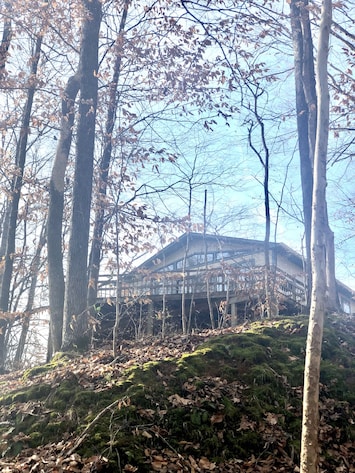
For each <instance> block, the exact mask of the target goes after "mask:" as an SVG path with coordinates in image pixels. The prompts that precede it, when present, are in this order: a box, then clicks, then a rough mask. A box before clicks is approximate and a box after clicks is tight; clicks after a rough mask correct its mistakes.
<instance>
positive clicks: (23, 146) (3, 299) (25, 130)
mask: <svg viewBox="0 0 355 473" xmlns="http://www.w3.org/2000/svg"><path fill="white" fill-rule="evenodd" d="M42 40H43V36H42V33H41V34H39V35H38V36H37V38H36V42H35V48H34V53H33V58H32V62H31V70H30V76H29V78H28V89H27V97H26V102H25V105H24V109H23V112H22V123H21V129H20V136H19V140H18V143H17V147H16V156H15V165H16V172H15V173H14V177H13V179H12V184H11V202H10V203H9V204H8V205H9V216H8V217H9V219H8V227H7V234H6V235H5V236H4V238H5V241H6V248H5V255H4V269H3V273H2V280H1V293H0V310H1V311H3V312H7V311H8V308H9V294H10V285H11V279H12V271H13V262H14V259H13V256H14V253H15V242H16V228H17V217H18V209H19V202H20V197H21V188H22V179H23V173H24V169H25V163H26V154H27V141H28V135H29V124H30V119H31V111H32V105H33V99H34V95H35V91H36V87H37V82H36V75H37V68H38V63H39V59H40V54H41V48H42ZM6 326H7V321H6V319H0V367H3V366H4V364H5V359H6V346H5V335H6Z"/></svg>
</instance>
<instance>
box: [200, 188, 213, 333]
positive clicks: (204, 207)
mask: <svg viewBox="0 0 355 473" xmlns="http://www.w3.org/2000/svg"><path fill="white" fill-rule="evenodd" d="M206 215H207V189H205V200H204V205H203V242H204V247H205V273H206V294H207V304H208V312H209V314H210V322H211V328H212V329H214V328H215V323H214V316H213V305H212V298H211V284H210V275H209V267H208V261H207V254H208V247H207V239H206V230H207V218H206Z"/></svg>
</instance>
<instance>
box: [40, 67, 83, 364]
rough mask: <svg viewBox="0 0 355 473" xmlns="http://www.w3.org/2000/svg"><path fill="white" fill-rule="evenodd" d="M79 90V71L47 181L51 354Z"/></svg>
mask: <svg viewBox="0 0 355 473" xmlns="http://www.w3.org/2000/svg"><path fill="white" fill-rule="evenodd" d="M79 71H80V65H79ZM78 91H79V73H77V74H76V75H75V76H73V77H71V78H70V79H69V80H68V83H67V85H66V88H65V90H64V93H63V98H62V119H61V127H60V138H59V142H58V146H57V152H56V156H55V159H54V163H53V168H52V174H51V179H50V183H49V209H48V225H47V240H48V241H47V252H48V289H49V308H50V338H49V349H48V352H49V354H50V355H53V354H54V353H56V352H58V351H59V350H60V348H61V345H62V330H63V311H64V292H65V283H64V268H63V251H62V225H63V211H64V179H65V171H66V168H67V163H68V158H69V152H70V147H71V143H72V136H73V125H74V116H75V110H74V106H75V98H76V96H77V94H78Z"/></svg>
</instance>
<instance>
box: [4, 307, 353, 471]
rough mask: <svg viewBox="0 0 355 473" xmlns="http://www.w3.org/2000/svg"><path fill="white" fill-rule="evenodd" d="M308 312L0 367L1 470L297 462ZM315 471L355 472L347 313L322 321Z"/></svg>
mask: <svg viewBox="0 0 355 473" xmlns="http://www.w3.org/2000/svg"><path fill="white" fill-rule="evenodd" d="M306 333H307V318H305V317H294V318H288V319H279V320H274V321H269V320H265V321H262V322H256V323H254V324H250V325H244V326H242V327H238V328H235V329H226V330H223V331H206V332H203V333H200V334H194V335H192V336H191V337H189V338H182V337H181V336H174V337H173V338H169V339H166V340H159V339H149V340H142V341H139V342H129V341H126V342H124V343H123V344H122V346H121V350H120V355H119V357H118V358H117V359H115V360H113V358H112V354H111V352H110V350H109V348H107V349H104V348H100V349H96V350H94V351H92V352H91V353H90V354H86V355H83V356H77V355H73V354H59V355H57V356H56V357H55V359H54V360H53V361H52V362H51V363H50V364H48V365H43V366H40V367H35V368H33V369H31V370H28V371H26V372H17V373H13V374H8V375H3V376H1V377H0V435H1V446H0V450H1V451H0V453H1V459H0V471H2V472H13V473H17V472H25V473H26V472H54V473H55V472H58V473H59V472H109V471H112V472H135V471H136V472H162V473H164V472H167V473H169V472H208V471H212V472H216V473H217V472H231V473H232V472H236V473H238V472H265V473H269V472H275V471H277V472H297V471H299V469H298V461H299V449H300V431H301V407H302V387H301V386H302V382H303V364H304V352H305V343H306ZM320 391H321V400H320V432H319V437H320V442H321V465H320V471H321V472H335V473H337V472H355V467H354V466H353V465H355V320H353V319H352V318H349V317H342V316H332V317H329V319H328V320H327V323H326V327H325V332H324V343H323V353H322V374H321V390H320Z"/></svg>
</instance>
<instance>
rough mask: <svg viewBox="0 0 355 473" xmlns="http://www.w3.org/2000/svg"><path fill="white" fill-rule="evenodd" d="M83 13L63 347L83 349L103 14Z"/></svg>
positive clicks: (91, 6) (94, 7) (94, 2)
mask: <svg viewBox="0 0 355 473" xmlns="http://www.w3.org/2000/svg"><path fill="white" fill-rule="evenodd" d="M83 6H84V7H85V9H86V15H85V19H84V22H83V28H82V38H81V49H80V63H81V70H80V103H79V119H78V127H77V143H76V157H75V171H74V188H73V204H72V214H71V225H70V239H69V248H68V267H67V279H66V287H65V301H64V323H63V341H62V349H63V350H65V349H68V348H75V347H79V346H81V347H82V348H86V347H87V345H88V343H89V340H90V334H89V333H88V327H87V316H86V312H87V310H86V309H87V304H86V296H87V287H88V283H87V282H88V278H87V262H88V261H87V260H88V245H89V229H90V208H91V193H92V176H93V165H94V144H95V120H96V107H97V89H98V80H97V71H98V43H99V31H100V24H101V15H102V11H101V10H102V4H101V2H100V1H99V0H91V1H90V0H83Z"/></svg>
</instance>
